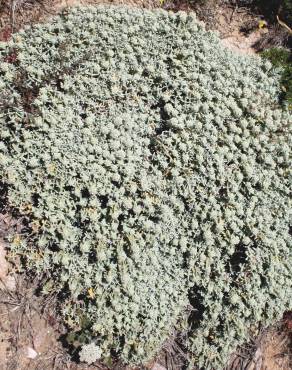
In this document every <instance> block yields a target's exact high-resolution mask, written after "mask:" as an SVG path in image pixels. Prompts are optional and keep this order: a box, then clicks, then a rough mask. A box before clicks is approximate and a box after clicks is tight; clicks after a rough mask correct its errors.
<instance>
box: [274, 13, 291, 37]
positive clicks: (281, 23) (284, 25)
mask: <svg viewBox="0 0 292 370" xmlns="http://www.w3.org/2000/svg"><path fill="white" fill-rule="evenodd" d="M277 21H278V23H279V24H280V25H281V26H282V27H284V28H286V30H287V31H288V32H289V33H290V34H292V29H291V28H290V27H289V26H288V25H287V24H286V23H284V22H283V21H281V19H280V18H279V16H278V15H277Z"/></svg>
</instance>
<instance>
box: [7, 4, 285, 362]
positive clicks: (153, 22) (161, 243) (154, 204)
mask: <svg viewBox="0 0 292 370" xmlns="http://www.w3.org/2000/svg"><path fill="white" fill-rule="evenodd" d="M0 56H1V64H0V70H1V72H0V73H1V74H0V86H1V96H2V98H1V104H2V107H1V116H0V124H1V138H2V140H1V144H0V163H1V167H0V175H1V178H2V182H3V183H5V184H6V185H7V187H8V194H7V202H8V204H9V206H10V207H12V208H13V209H16V210H18V212H19V213H20V214H26V215H27V216H28V217H29V219H30V221H31V225H30V226H31V230H30V235H21V236H18V235H15V236H14V237H13V238H12V243H11V256H12V257H13V256H14V255H20V256H21V257H22V260H23V261H24V264H25V267H26V268H28V269H30V270H32V271H34V272H36V273H37V274H41V275H43V276H49V277H50V280H48V281H47V283H46V284H45V285H44V287H43V290H44V292H52V293H54V292H59V293H60V307H61V312H62V314H63V316H64V318H65V320H66V322H67V324H68V326H69V327H70V328H71V329H72V330H76V331H78V330H79V329H80V326H81V321H82V320H84V317H85V319H86V320H87V321H89V322H90V323H91V325H90V326H89V328H87V329H88V330H89V331H90V332H91V333H92V336H93V337H94V338H95V339H94V340H95V343H96V345H98V347H99V348H100V350H101V353H102V359H103V360H106V359H107V358H108V357H109V356H110V354H111V351H112V350H114V351H115V353H117V354H118V356H119V357H120V358H121V359H123V360H124V361H125V362H128V363H141V362H145V361H147V360H148V359H149V358H151V357H152V356H153V355H154V354H155V353H156V352H157V351H158V350H159V348H160V346H161V344H162V343H163V341H164V340H165V339H166V338H167V337H168V336H169V334H170V332H171V331H172V330H173V329H174V328H176V330H182V331H184V330H188V337H187V342H186V343H185V344H186V345H187V347H188V349H189V353H190V354H191V355H190V361H191V362H192V361H196V363H197V364H199V365H200V366H202V367H204V368H205V369H211V368H213V367H214V368H215V369H219V368H220V366H222V364H223V363H224V362H225V361H226V359H227V357H228V354H229V353H230V352H231V351H232V350H234V349H235V347H236V345H237V344H240V343H242V342H243V341H244V340H245V338H247V336H248V333H249V330H250V329H251V328H255V327H257V325H258V323H259V322H260V323H262V324H267V323H269V322H271V321H273V320H275V319H277V318H278V317H279V315H281V313H282V312H283V311H284V310H285V309H288V308H289V307H290V308H291V302H292V294H291V293H292V287H291V273H292V271H291V266H292V264H291V262H292V261H291V249H290V248H291V244H290V242H291V240H290V236H289V231H288V228H289V212H290V209H291V203H290V199H289V197H288V195H289V160H290V157H289V154H290V153H289V150H290V143H289V140H290V139H291V136H290V134H291V132H289V129H291V126H289V121H290V119H291V117H290V116H289V112H288V111H287V110H282V109H281V108H280V107H279V104H278V92H279V77H278V75H277V73H276V72H274V70H273V69H272V66H271V64H270V63H269V62H267V61H263V60H261V59H260V58H255V57H254V58H251V57H244V56H239V55H236V54H233V53H232V52H231V51H228V50H226V49H224V48H223V47H222V45H221V44H220V41H219V40H218V38H217V36H216V35H215V34H213V33H211V32H207V31H205V30H204V27H203V26H202V25H201V24H200V23H199V22H198V21H197V20H196V19H195V17H194V16H193V15H187V14H185V13H178V14H172V13H167V12H166V11H162V10H158V11H155V12H151V11H145V10H138V9H131V8H125V7H108V6H100V7H95V8H94V7H91V8H78V9H74V10H72V11H70V12H69V13H68V14H64V15H62V16H59V17H56V18H54V19H53V20H52V22H51V23H49V24H46V25H36V26H33V27H31V28H29V29H27V30H25V31H22V32H20V33H18V34H17V35H16V36H15V37H14V40H13V41H11V42H9V43H8V44H3V43H2V44H1V54H0ZM15 56H16V57H17V58H16V57H15ZM15 59H16V61H15V62H14V60H15ZM4 61H6V62H4ZM12 62H14V63H12ZM289 127H290V128H289ZM189 306H193V307H194V311H191V314H190V315H187V314H186V312H189V310H187V311H186V307H189Z"/></svg>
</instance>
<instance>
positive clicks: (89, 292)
mask: <svg viewBox="0 0 292 370" xmlns="http://www.w3.org/2000/svg"><path fill="white" fill-rule="evenodd" d="M87 293H88V297H89V298H90V299H93V298H94V291H93V289H92V288H89V289H88V291H87Z"/></svg>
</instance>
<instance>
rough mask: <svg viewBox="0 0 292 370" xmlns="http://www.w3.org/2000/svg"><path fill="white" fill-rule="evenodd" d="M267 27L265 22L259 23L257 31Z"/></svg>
mask: <svg viewBox="0 0 292 370" xmlns="http://www.w3.org/2000/svg"><path fill="white" fill-rule="evenodd" d="M265 27H267V22H266V21H259V29H261V28H265Z"/></svg>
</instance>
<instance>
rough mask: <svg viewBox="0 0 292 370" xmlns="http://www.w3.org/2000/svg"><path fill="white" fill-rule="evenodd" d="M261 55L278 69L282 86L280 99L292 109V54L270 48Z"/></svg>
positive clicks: (281, 49) (280, 49)
mask: <svg viewBox="0 0 292 370" xmlns="http://www.w3.org/2000/svg"><path fill="white" fill-rule="evenodd" d="M261 55H262V56H263V57H264V58H267V59H269V60H270V61H271V63H272V64H273V65H274V66H275V67H277V68H279V69H280V73H281V84H282V89H283V92H282V99H283V101H284V102H285V103H287V104H288V106H289V107H290V109H292V54H291V51H289V50H286V49H284V48H271V49H268V50H265V51H264V52H263V53H261Z"/></svg>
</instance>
